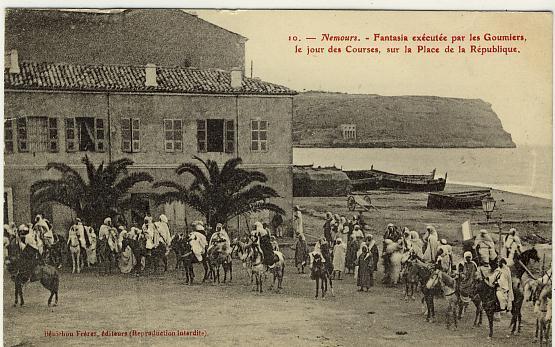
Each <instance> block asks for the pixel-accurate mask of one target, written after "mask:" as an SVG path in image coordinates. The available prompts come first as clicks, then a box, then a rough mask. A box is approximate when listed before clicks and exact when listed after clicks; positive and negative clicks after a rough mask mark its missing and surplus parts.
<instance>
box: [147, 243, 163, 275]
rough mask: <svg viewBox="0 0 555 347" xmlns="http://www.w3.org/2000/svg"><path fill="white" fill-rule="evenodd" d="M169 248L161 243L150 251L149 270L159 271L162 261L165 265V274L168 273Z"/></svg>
mask: <svg viewBox="0 0 555 347" xmlns="http://www.w3.org/2000/svg"><path fill="white" fill-rule="evenodd" d="M167 254H168V247H167V246H166V244H165V243H163V242H160V243H159V244H158V246H156V247H154V248H153V249H151V251H150V255H149V256H148V258H147V259H148V261H147V264H148V265H149V266H148V268H149V269H151V270H153V271H154V272H156V271H158V266H159V265H160V261H162V263H163V264H164V272H167V271H168V255H167Z"/></svg>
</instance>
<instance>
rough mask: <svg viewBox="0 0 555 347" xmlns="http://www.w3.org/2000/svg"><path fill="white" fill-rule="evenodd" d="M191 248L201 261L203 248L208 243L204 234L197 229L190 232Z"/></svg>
mask: <svg viewBox="0 0 555 347" xmlns="http://www.w3.org/2000/svg"><path fill="white" fill-rule="evenodd" d="M190 242H191V249H192V251H193V254H194V255H195V257H196V258H197V260H198V261H202V255H203V254H204V249H205V247H206V246H207V245H208V242H207V241H206V236H204V235H203V234H201V233H199V232H198V231H193V232H192V233H191V241H190Z"/></svg>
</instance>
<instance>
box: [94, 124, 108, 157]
mask: <svg viewBox="0 0 555 347" xmlns="http://www.w3.org/2000/svg"><path fill="white" fill-rule="evenodd" d="M94 129H95V140H96V151H97V152H104V151H105V150H106V147H105V145H106V141H105V137H106V133H105V129H104V119H102V118H95V119H94Z"/></svg>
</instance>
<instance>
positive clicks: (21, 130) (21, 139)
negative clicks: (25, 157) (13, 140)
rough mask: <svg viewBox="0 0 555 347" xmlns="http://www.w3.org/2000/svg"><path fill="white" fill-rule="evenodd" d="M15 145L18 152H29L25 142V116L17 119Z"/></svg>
mask: <svg viewBox="0 0 555 347" xmlns="http://www.w3.org/2000/svg"><path fill="white" fill-rule="evenodd" d="M17 147H18V150H19V151H20V152H29V146H28V142H27V118H25V117H21V118H18V119H17Z"/></svg>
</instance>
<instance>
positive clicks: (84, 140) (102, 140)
mask: <svg viewBox="0 0 555 347" xmlns="http://www.w3.org/2000/svg"><path fill="white" fill-rule="evenodd" d="M66 150H67V151H68V152H75V151H81V152H95V151H96V152H104V151H105V150H106V127H105V122H104V119H102V118H92V117H76V118H66Z"/></svg>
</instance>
